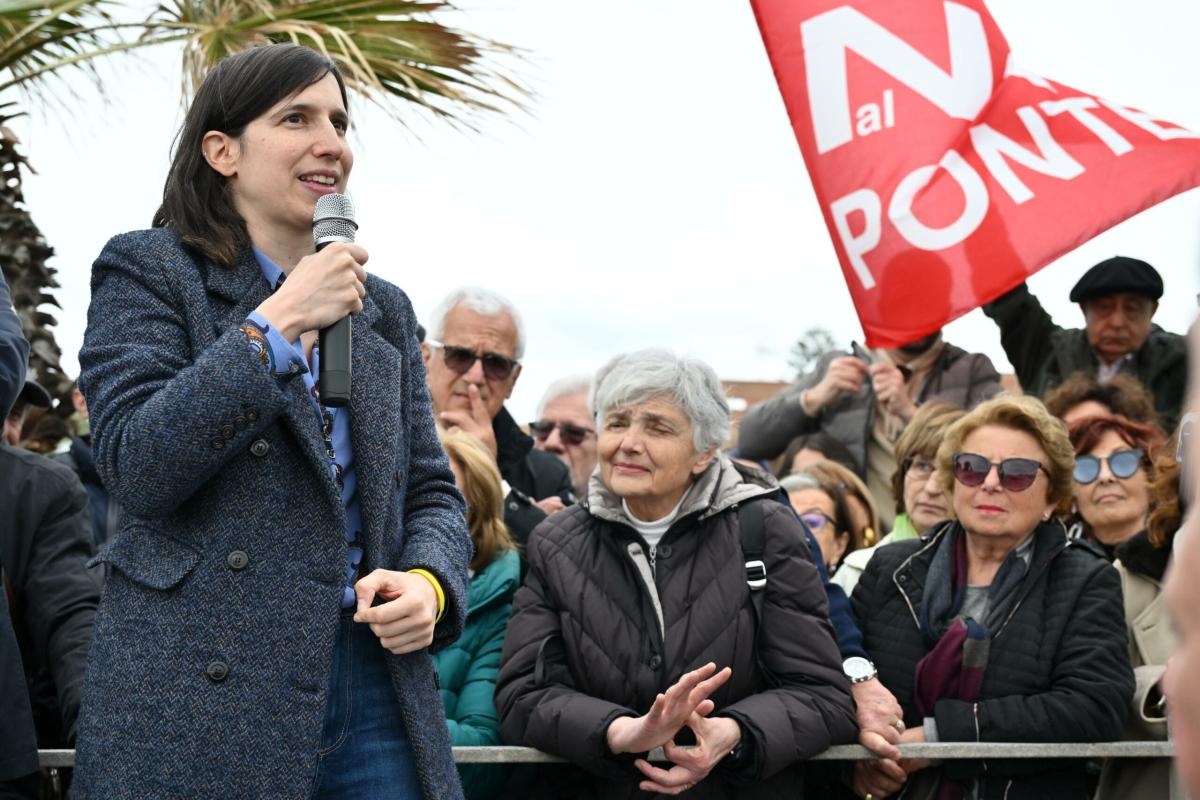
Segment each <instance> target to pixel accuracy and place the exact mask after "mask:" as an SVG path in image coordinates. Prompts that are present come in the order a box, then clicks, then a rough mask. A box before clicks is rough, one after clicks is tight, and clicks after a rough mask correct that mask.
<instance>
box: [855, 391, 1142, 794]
mask: <svg viewBox="0 0 1200 800" xmlns="http://www.w3.org/2000/svg"><path fill="white" fill-rule="evenodd" d="M936 465H937V466H936V475H937V477H938V479H939V480H941V482H942V487H943V489H944V491H945V492H946V494H947V495H948V496H949V497H950V498H951V504H952V507H953V510H954V517H955V518H954V520H952V521H947V522H944V523H942V524H940V525H937V526H936V527H934V528H933V529H932V530H930V531H927V532H926V534H925V535H924V536H923V537H921V538H918V539H908V540H906V541H902V542H895V543H893V544H889V545H888V546H887V547H881V548H879V550H878V551H876V553H875V555H874V556H873V557H872V558H871V561H870V563H868V564H867V569H866V571H865V572H863V575H862V578H861V579H860V580H859V583H858V587H857V588H856V589H855V591H854V596H853V597H852V598H851V605H852V606H853V608H854V613H855V616H856V617H857V618H858V621H859V623H860V624H861V625H862V632H863V645H864V646H865V647H866V649H867V653H868V654H869V655H870V657H871V659H872V660H873V661H874V662H875V666H876V668H877V669H878V671H879V679H880V680H881V681H883V684H884V685H885V686H887V688H888V689H890V690H891V691H892V693H893V694H895V696H896V699H897V700H899V701H900V705H901V706H902V707H903V709H904V718H903V720H901V721H900V722H899V723H897V729H898V730H900V731H901V736H900V741H901V743H912V742H924V741H930V742H932V741H941V742H1107V741H1111V740H1112V739H1115V738H1116V737H1118V736H1120V734H1121V728H1122V725H1123V723H1124V721H1125V717H1126V715H1127V713H1128V712H1127V709H1128V706H1129V699H1130V697H1131V696H1132V695H1133V690H1134V679H1133V670H1132V668H1131V667H1130V664H1129V654H1128V652H1127V647H1128V644H1127V639H1126V634H1125V621H1124V614H1123V613H1122V608H1121V581H1120V577H1119V576H1118V575H1117V571H1116V570H1115V569H1113V568H1112V566H1111V565H1110V564H1108V562H1106V561H1105V560H1104V558H1103V557H1102V556H1100V555H1099V554H1098V553H1096V552H1095V551H1094V550H1093V549H1092V548H1091V547H1090V546H1087V545H1084V544H1082V543H1079V542H1077V541H1074V540H1071V539H1068V538H1067V532H1066V528H1064V527H1063V524H1062V523H1061V522H1060V521H1059V520H1058V519H1057V516H1058V515H1059V514H1061V513H1063V512H1065V511H1066V509H1067V508H1068V507H1069V506H1070V503H1071V488H1072V470H1073V468H1074V465H1075V453H1074V450H1073V449H1072V447H1071V441H1070V439H1068V438H1067V431H1066V427H1065V426H1064V425H1063V424H1062V422H1061V421H1060V420H1058V419H1055V418H1054V417H1052V416H1051V415H1050V413H1049V412H1048V411H1047V410H1046V408H1045V406H1043V405H1042V404H1041V402H1040V401H1038V400H1036V399H1034V398H1032V397H999V398H996V399H994V400H989V401H987V402H984V403H982V404H980V405H979V406H977V407H976V408H975V409H974V410H973V411H971V412H969V413H967V415H966V416H964V417H963V418H962V419H960V420H959V421H958V422H956V423H954V424H953V425H952V426H951V427H950V429H949V430H948V431H947V432H946V435H945V437H944V438H943V439H942V442H941V444H940V446H939V447H938V451H937V459H936ZM902 787H904V792H906V794H905V796H906V797H938V798H966V797H972V798H977V799H978V800H1001V798H1014V797H1021V798H1026V797H1057V798H1061V800H1068V798H1072V799H1076V800H1085V798H1087V797H1089V796H1090V795H1089V792H1088V782H1087V774H1086V767H1085V764H1084V762H1082V761H1081V760H1052V759H1029V760H1021V759H1009V760H1005V761H1004V762H1003V763H1001V762H1000V761H999V760H996V761H972V762H954V763H950V762H947V763H946V764H945V765H944V766H943V765H939V764H931V763H930V762H929V761H927V760H925V759H901V760H898V761H897V760H892V759H877V760H870V761H859V762H858V763H857V764H856V765H855V768H854V779H853V788H854V790H855V793H856V794H857V795H858V796H860V797H862V796H866V795H868V794H870V795H874V796H876V797H888V796H890V795H892V794H895V793H896V792H898V791H901V789H902Z"/></svg>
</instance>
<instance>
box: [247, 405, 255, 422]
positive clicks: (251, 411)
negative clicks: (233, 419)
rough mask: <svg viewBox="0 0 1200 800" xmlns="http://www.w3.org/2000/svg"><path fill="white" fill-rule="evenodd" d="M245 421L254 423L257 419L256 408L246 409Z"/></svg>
mask: <svg viewBox="0 0 1200 800" xmlns="http://www.w3.org/2000/svg"><path fill="white" fill-rule="evenodd" d="M246 419H248V420H250V421H251V422H254V420H256V419H258V409H257V408H248V409H246Z"/></svg>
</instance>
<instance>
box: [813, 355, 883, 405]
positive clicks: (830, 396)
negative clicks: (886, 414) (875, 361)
mask: <svg viewBox="0 0 1200 800" xmlns="http://www.w3.org/2000/svg"><path fill="white" fill-rule="evenodd" d="M866 375H867V365H866V364H864V363H863V361H862V360H861V359H858V358H855V357H854V356H839V357H838V358H835V359H833V360H832V361H830V362H829V367H828V369H826V370H825V375H824V376H822V378H821V380H820V381H818V382H817V385H816V386H813V387H812V388H811V389H809V390H808V391H806V392H805V393H804V404H805V405H806V406H808V410H809V411H811V412H812V413H813V414H816V413H818V412H820V410H821V409H823V408H824V407H825V406H827V405H829V404H830V403H832V402H833V401H834V400H836V399H837V397H838V395H840V394H841V393H842V392H857V391H858V390H859V389H861V388H862V385H863V380H864V379H865V378H866Z"/></svg>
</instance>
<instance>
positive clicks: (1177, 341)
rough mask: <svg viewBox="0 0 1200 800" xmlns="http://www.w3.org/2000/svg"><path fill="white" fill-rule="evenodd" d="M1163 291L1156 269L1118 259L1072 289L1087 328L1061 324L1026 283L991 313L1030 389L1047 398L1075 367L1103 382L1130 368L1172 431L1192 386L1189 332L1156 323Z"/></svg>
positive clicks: (994, 305)
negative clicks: (1166, 328)
mask: <svg viewBox="0 0 1200 800" xmlns="http://www.w3.org/2000/svg"><path fill="white" fill-rule="evenodd" d="M1162 294H1163V281H1162V276H1160V275H1159V274H1158V271H1157V270H1155V269H1154V267H1152V266H1150V265H1149V264H1147V263H1146V262H1145V261H1140V260H1138V259H1136V258H1128V257H1126V256H1115V257H1113V258H1109V259H1107V260H1105V261H1101V262H1100V263H1099V264H1097V265H1096V266H1094V267H1092V268H1091V269H1089V270H1088V271H1087V272H1085V273H1084V275H1083V277H1082V278H1080V279H1079V282H1078V283H1076V284H1075V288H1073V289H1072V290H1071V295H1070V298H1071V302H1072V303H1079V307H1080V309H1081V310H1082V311H1083V319H1084V328H1082V329H1078V328H1062V327H1059V326H1058V325H1056V324H1055V323H1054V321H1053V320H1052V319H1051V318H1050V315H1049V314H1048V313H1046V310H1045V309H1043V308H1042V305H1041V303H1039V302H1038V300H1037V298H1036V297H1034V296H1033V295H1032V294H1031V293H1030V291H1029V287H1028V286H1026V285H1025V284H1021V285H1020V286H1018V287H1017V288H1015V289H1013V290H1012V291H1011V292H1009V293H1008V294H1006V295H1004V296H1003V297H1001V298H1000V299H998V300H996V301H994V302H992V303H989V304H987V305H985V306H984V307H983V311H984V313H985V314H987V315H988V316H989V317H991V318H992V319H993V320H995V321H996V324H997V325H998V326H999V327H1000V342H1001V344H1002V345H1003V346H1004V352H1005V353H1006V354H1007V355H1008V360H1009V361H1011V362H1012V365H1013V369H1014V370H1016V373H1017V379H1018V380H1019V381H1020V382H1021V388H1022V389H1023V390H1024V391H1025V393H1026V394H1032V395H1034V396H1036V397H1043V396H1045V394H1046V392H1048V391H1049V390H1051V389H1053V388H1054V387H1055V386H1058V385H1059V384H1060V383H1062V382H1063V380H1065V379H1066V378H1067V377H1068V376H1070V375H1071V374H1072V373H1075V372H1084V373H1087V374H1089V375H1095V376H1096V377H1098V378H1099V379H1100V382H1101V383H1105V382H1106V381H1107V380H1108V379H1109V378H1111V377H1113V376H1114V375H1117V374H1119V373H1125V374H1128V375H1132V376H1133V377H1135V378H1137V379H1138V380H1139V381H1141V382H1142V384H1144V385H1145V386H1146V388H1147V389H1149V390H1150V392H1151V394H1153V396H1154V405H1155V408H1156V409H1157V411H1158V414H1159V417H1160V419H1161V422H1162V425H1163V428H1164V429H1165V430H1168V431H1169V430H1173V429H1174V428H1175V424H1176V423H1177V422H1178V421H1179V412H1180V407H1181V405H1182V404H1183V395H1184V392H1185V390H1186V388H1187V345H1186V340H1185V338H1184V337H1183V336H1180V335H1178V334H1175V333H1168V332H1167V331H1164V330H1163V329H1162V328H1160V327H1158V326H1157V325H1155V324H1154V323H1153V322H1152V319H1153V317H1154V312H1155V311H1157V310H1158V299H1159V298H1160V297H1162Z"/></svg>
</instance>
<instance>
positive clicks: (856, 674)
mask: <svg viewBox="0 0 1200 800" xmlns="http://www.w3.org/2000/svg"><path fill="white" fill-rule="evenodd" d="M842 672H844V673H846V677H847V678H849V679H850V683H866V682H867V681H869V680H871V679H872V678H874V677H875V676H876V675H878V674H879V673H878V672H876V671H875V665H874V664H872V663H871V662H870V661H868V660H867V659H865V658H863V657H862V656H850V657H849V658H847V659H846V660H845V661H843V662H842Z"/></svg>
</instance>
